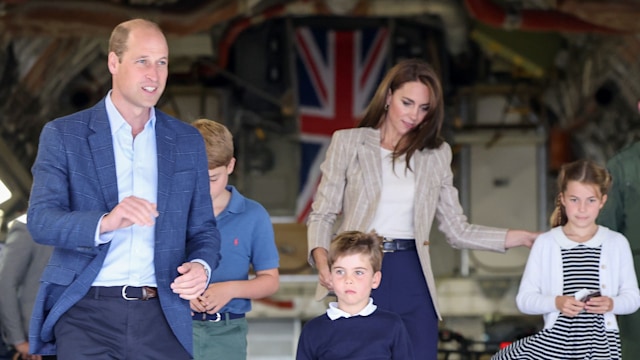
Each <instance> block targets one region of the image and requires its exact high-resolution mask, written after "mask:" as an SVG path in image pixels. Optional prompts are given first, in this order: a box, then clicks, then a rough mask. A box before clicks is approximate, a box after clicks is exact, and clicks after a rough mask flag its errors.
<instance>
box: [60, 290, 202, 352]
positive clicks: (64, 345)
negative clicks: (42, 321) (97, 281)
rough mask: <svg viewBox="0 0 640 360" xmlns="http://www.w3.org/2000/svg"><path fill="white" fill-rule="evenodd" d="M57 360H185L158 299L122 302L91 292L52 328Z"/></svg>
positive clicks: (181, 347)
mask: <svg viewBox="0 0 640 360" xmlns="http://www.w3.org/2000/svg"><path fill="white" fill-rule="evenodd" d="M54 332H55V337H56V345H57V355H58V359H65V360H75V359H78V360H80V359H92V360H93V359H96V360H97V359H99V360H106V359H113V360H116V359H117V360H124V359H132V360H133V359H135V360H145V359H148V360H162V359H166V360H178V359H179V360H183V359H184V360H186V359H191V356H189V353H188V352H187V351H186V350H185V349H184V347H183V346H182V345H181V344H180V342H179V341H178V339H177V338H176V337H175V335H174V334H173V332H172V331H171V328H170V327H169V324H168V323H167V320H166V319H165V317H164V314H163V312H162V308H161V307H160V301H159V300H158V298H153V299H149V300H144V301H142V300H131V301H128V300H125V299H123V298H122V297H104V296H100V294H98V293H96V292H95V291H93V290H92V291H90V292H89V294H87V295H86V296H85V297H84V298H82V299H81V300H80V301H79V302H78V303H77V304H75V305H74V306H73V307H72V308H71V309H69V311H67V312H66V313H65V314H64V315H63V316H62V317H61V318H60V320H58V322H57V323H56V325H55V328H54Z"/></svg>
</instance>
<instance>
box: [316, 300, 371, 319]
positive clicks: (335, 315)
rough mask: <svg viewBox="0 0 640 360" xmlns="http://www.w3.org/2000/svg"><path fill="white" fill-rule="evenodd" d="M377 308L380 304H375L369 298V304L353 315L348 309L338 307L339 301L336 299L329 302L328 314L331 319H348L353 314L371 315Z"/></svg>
mask: <svg viewBox="0 0 640 360" xmlns="http://www.w3.org/2000/svg"><path fill="white" fill-rule="evenodd" d="M377 308H378V306H376V305H374V304H373V299H372V298H369V303H368V304H367V306H365V307H364V308H363V309H362V310H360V311H359V312H358V313H357V314H353V315H351V314H349V313H348V312H346V311H343V310H340V309H339V308H338V303H337V302H335V301H334V302H330V303H329V308H328V309H327V316H328V317H329V319H331V320H338V319H339V318H341V317H343V318H347V319H348V318H350V317H352V316H369V315H371V314H373V312H374V311H376V309H377Z"/></svg>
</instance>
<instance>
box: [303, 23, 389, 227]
mask: <svg viewBox="0 0 640 360" xmlns="http://www.w3.org/2000/svg"><path fill="white" fill-rule="evenodd" d="M388 42H389V32H388V30H387V29H386V28H380V27H376V28H361V29H357V30H333V29H328V28H324V27H300V28H297V29H296V30H295V45H296V46H295V56H296V74H297V86H298V101H299V104H298V109H299V110H298V111H299V121H300V133H301V140H300V141H301V146H302V152H301V153H302V159H301V160H302V161H301V168H300V189H299V193H298V199H297V203H296V219H297V221H298V222H299V223H302V222H305V221H306V218H307V216H308V214H309V212H310V210H311V203H312V202H313V196H314V194H315V192H316V188H317V187H318V184H319V182H320V176H321V174H320V164H321V163H322V161H323V160H324V157H325V152H326V150H327V147H328V146H329V142H330V140H331V135H332V134H333V132H334V131H336V130H340V129H345V128H351V127H354V126H355V124H356V122H357V121H358V120H359V119H360V117H361V116H362V115H363V112H364V110H365V109H366V107H367V105H368V102H369V100H370V99H371V97H372V96H373V93H374V92H375V90H376V88H377V86H378V84H379V82H380V80H381V79H382V76H383V75H384V72H385V70H386V65H387V61H386V60H387V57H388V46H389V45H388Z"/></svg>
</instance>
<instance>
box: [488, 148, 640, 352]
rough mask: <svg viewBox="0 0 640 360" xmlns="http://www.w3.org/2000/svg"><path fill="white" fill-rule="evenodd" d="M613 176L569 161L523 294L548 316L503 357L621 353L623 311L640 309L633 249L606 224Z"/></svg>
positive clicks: (530, 307) (531, 310) (520, 299)
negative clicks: (603, 216) (601, 217)
mask: <svg viewBox="0 0 640 360" xmlns="http://www.w3.org/2000/svg"><path fill="white" fill-rule="evenodd" d="M610 185H611V176H610V175H609V173H608V172H607V171H606V169H604V168H603V167H601V166H598V165H597V164H595V163H593V162H591V161H587V160H580V161H576V162H573V163H569V164H566V165H564V166H563V167H562V169H561V171H560V174H559V177H558V189H559V190H560V193H559V194H558V198H557V204H556V209H555V211H554V213H553V215H552V216H551V226H552V227H553V228H552V229H551V230H550V231H548V232H546V233H543V234H542V235H540V236H539V237H538V239H537V240H536V241H535V243H534V245H533V247H532V249H531V253H530V255H529V259H528V261H527V265H526V268H525V271H524V274H523V277H522V281H521V283H520V289H519V291H518V295H517V298H516V302H517V304H518V308H519V309H520V311H522V312H523V313H526V314H531V315H540V314H541V315H543V316H544V329H542V330H541V331H540V332H538V333H537V334H534V335H532V336H529V337H526V338H524V339H520V340H518V341H516V342H514V343H513V344H511V345H509V346H508V347H506V348H504V349H502V350H501V351H499V352H498V353H497V354H495V355H494V356H493V357H492V360H503V359H580V360H584V359H607V360H609V359H620V357H621V356H620V336H619V332H618V325H617V322H616V317H615V315H617V314H630V313H633V312H635V311H636V310H637V309H638V307H640V291H639V290H638V282H637V280H636V274H635V270H634V266H633V258H632V256H631V249H630V247H629V243H628V241H627V239H626V238H625V237H624V236H623V235H622V234H620V233H618V232H615V231H612V230H609V229H608V228H606V227H603V226H598V225H597V224H596V222H595V221H596V218H597V217H598V213H599V212H600V209H601V208H602V206H603V205H604V203H605V202H606V201H607V191H608V190H609V188H610Z"/></svg>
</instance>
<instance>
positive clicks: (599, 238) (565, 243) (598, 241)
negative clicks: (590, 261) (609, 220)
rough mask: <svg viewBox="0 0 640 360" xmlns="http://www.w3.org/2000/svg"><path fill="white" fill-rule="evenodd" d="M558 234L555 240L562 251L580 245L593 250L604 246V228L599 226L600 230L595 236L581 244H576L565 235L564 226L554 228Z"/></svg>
mask: <svg viewBox="0 0 640 360" xmlns="http://www.w3.org/2000/svg"><path fill="white" fill-rule="evenodd" d="M552 231H554V232H555V233H556V236H555V239H556V241H557V243H558V245H560V247H561V248H562V249H573V248H574V247H576V246H579V245H584V246H587V247H591V248H596V247H598V246H600V245H602V242H603V240H604V239H603V238H604V237H603V235H602V227H601V226H598V230H597V231H596V233H595V234H593V237H592V238H591V239H589V240H587V241H585V242H582V243H579V242H575V241H573V240H571V239H569V238H568V237H567V235H565V234H564V232H563V231H562V226H558V227H555V228H553V230H552Z"/></svg>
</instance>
